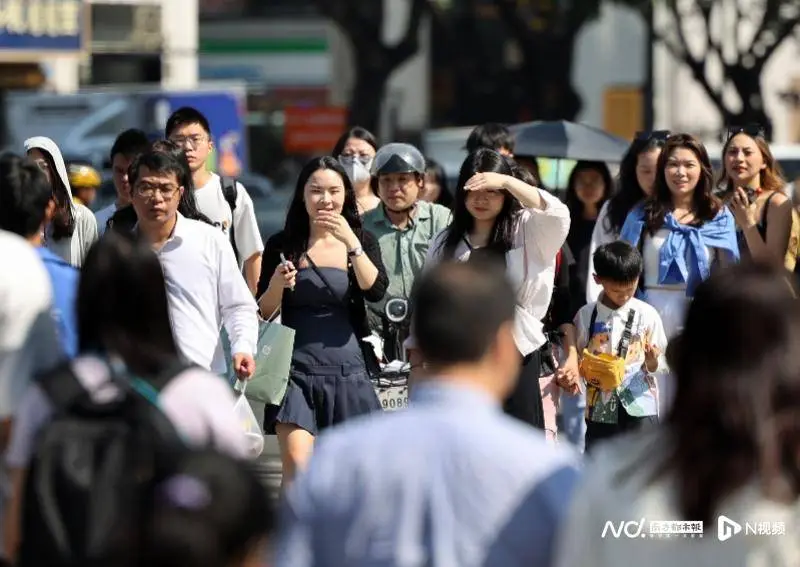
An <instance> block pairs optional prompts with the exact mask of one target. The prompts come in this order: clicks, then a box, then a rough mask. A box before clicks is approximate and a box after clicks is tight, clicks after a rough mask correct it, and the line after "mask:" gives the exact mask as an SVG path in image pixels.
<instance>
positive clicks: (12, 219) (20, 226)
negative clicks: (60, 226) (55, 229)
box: [0, 154, 55, 239]
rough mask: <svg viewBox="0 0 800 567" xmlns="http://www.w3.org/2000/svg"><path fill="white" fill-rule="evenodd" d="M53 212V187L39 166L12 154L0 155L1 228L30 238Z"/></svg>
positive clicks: (34, 235) (48, 219)
mask: <svg viewBox="0 0 800 567" xmlns="http://www.w3.org/2000/svg"><path fill="white" fill-rule="evenodd" d="M54 213H55V202H54V201H53V191H52V189H51V188H50V182H49V181H48V180H47V176H46V175H45V174H44V172H43V171H42V170H41V169H40V168H39V166H37V165H36V163H34V162H33V161H32V160H30V159H23V158H20V157H18V156H15V155H13V154H5V155H3V156H0V229H2V230H7V231H8V232H13V233H15V234H18V235H20V236H22V237H23V238H26V239H31V238H33V237H37V236H39V235H40V234H41V233H42V232H43V231H44V228H45V226H46V225H47V223H48V222H50V219H52V218H53V214H54Z"/></svg>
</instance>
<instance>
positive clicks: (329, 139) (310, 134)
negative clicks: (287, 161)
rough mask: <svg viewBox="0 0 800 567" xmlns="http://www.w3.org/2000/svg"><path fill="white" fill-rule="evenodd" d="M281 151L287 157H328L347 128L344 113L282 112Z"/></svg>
mask: <svg viewBox="0 0 800 567" xmlns="http://www.w3.org/2000/svg"><path fill="white" fill-rule="evenodd" d="M284 119H285V122H284V126H283V147H284V149H285V150H286V153H289V154H330V153H331V151H333V146H334V145H335V144H336V141H337V140H338V139H339V136H341V135H342V133H343V132H344V131H345V129H346V128H347V109H345V108H342V107H337V106H312V107H299V106H290V107H286V108H285V109H284Z"/></svg>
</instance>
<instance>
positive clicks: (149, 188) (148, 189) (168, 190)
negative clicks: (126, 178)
mask: <svg viewBox="0 0 800 567" xmlns="http://www.w3.org/2000/svg"><path fill="white" fill-rule="evenodd" d="M178 189H180V187H178V186H175V185H150V184H146V183H142V184H141V185H136V186H135V187H134V189H133V190H134V191H135V192H136V194H137V195H139V196H140V197H144V198H145V199H148V200H150V199H153V198H154V197H155V196H156V193H158V194H160V195H161V197H163V199H164V200H165V201H169V200H170V199H172V197H174V196H175V193H176V192H177V191H178Z"/></svg>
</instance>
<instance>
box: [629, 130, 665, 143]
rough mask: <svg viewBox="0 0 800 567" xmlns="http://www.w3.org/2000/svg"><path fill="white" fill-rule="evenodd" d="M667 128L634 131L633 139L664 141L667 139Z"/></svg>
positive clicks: (639, 140)
mask: <svg viewBox="0 0 800 567" xmlns="http://www.w3.org/2000/svg"><path fill="white" fill-rule="evenodd" d="M669 136H670V131H669V130H643V131H641V132H636V135H635V136H634V140H636V141H637V142H649V141H651V140H655V141H657V142H666V141H667V140H668V139H669Z"/></svg>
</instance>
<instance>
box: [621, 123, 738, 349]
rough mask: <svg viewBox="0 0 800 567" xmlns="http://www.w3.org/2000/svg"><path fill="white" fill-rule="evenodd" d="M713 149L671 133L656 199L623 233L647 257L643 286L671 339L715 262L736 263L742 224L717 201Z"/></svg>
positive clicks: (639, 211) (635, 210) (631, 215)
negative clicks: (710, 155)
mask: <svg viewBox="0 0 800 567" xmlns="http://www.w3.org/2000/svg"><path fill="white" fill-rule="evenodd" d="M713 187H714V178H713V174H712V170H711V162H710V160H709V158H708V152H707V151H706V149H705V147H704V146H703V144H702V143H701V142H700V141H699V140H697V139H696V138H694V137H693V136H691V135H689V134H677V135H674V136H671V137H670V138H669V139H668V140H667V141H666V143H665V144H664V149H663V151H662V152H661V155H660V156H659V159H658V165H657V170H656V180H655V186H654V188H653V194H652V196H651V198H650V199H648V200H647V201H645V202H644V203H642V204H639V205H637V206H636V207H634V208H633V209H632V210H631V212H630V213H629V214H628V217H627V218H626V219H625V224H624V225H623V226H622V232H621V234H620V239H621V240H626V241H628V242H630V243H631V244H633V245H634V246H638V247H639V249H640V250H641V252H642V256H643V258H644V274H643V276H642V278H641V287H642V291H643V292H644V299H645V301H647V302H648V303H650V304H651V305H652V306H653V307H655V308H656V310H657V311H658V313H659V315H660V316H661V319H662V321H663V322H664V330H665V332H666V334H667V338H671V337H673V336H674V335H676V334H677V333H678V332H679V331H680V329H681V328H682V327H683V319H684V315H685V313H686V309H687V307H688V305H689V301H690V300H691V297H692V295H693V294H694V290H695V288H696V287H697V285H698V284H699V283H700V282H701V281H703V280H704V279H706V278H707V277H708V276H709V274H710V273H711V268H712V266H713V265H715V264H725V263H728V262H736V261H738V259H739V246H738V245H737V243H736V223H735V222H734V219H733V215H732V214H731V212H730V211H729V210H728V209H727V207H724V206H723V205H722V203H721V202H720V200H719V199H717V198H716V197H715V196H714V195H713V193H712V189H713Z"/></svg>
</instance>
